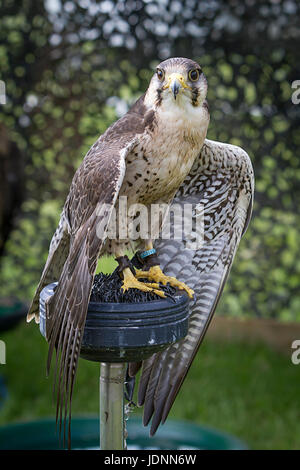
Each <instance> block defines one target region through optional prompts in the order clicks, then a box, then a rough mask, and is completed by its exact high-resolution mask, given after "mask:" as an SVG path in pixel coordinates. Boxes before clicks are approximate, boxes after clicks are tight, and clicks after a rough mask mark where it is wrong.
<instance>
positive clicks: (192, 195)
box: [27, 58, 254, 434]
mask: <svg viewBox="0 0 300 470" xmlns="http://www.w3.org/2000/svg"><path fill="white" fill-rule="evenodd" d="M206 94H207V81H206V78H205V75H204V73H203V71H202V69H201V67H200V66H199V64H198V63H197V62H195V61H193V60H190V59H186V58H171V59H167V60H165V61H163V62H162V63H160V64H159V65H158V67H157V69H156V71H155V73H154V75H153V77H152V79H151V81H150V84H149V87H148V89H147V91H146V93H145V94H144V95H142V96H141V97H140V98H139V99H138V100H137V102H136V103H135V104H134V105H133V107H132V108H131V109H130V110H129V111H128V112H127V114H125V115H124V116H123V117H122V118H120V119H119V120H118V121H116V122H115V123H114V124H113V125H112V126H110V127H109V128H108V129H107V130H106V132H105V133H104V134H103V135H102V136H100V137H99V139H98V140H97V141H96V142H95V144H94V145H93V146H92V147H91V149H90V150H89V151H88V153H87V154H86V156H85V158H84V160H83V161H82V163H81V165H80V167H79V168H78V170H77V171H76V173H75V175H74V178H73V181H72V183H71V187H70V191H69V194H68V196H67V199H66V202H65V205H64V208H63V211H62V214H61V219H60V222H59V225H58V228H57V230H56V232H55V234H54V236H53V238H52V240H51V244H50V249H49V255H48V259H47V261H46V265H45V267H44V270H43V273H42V276H41V279H40V282H39V285H38V287H37V290H36V293H35V296H34V299H33V301H32V304H31V307H30V310H29V313H28V317H27V318H28V321H30V320H31V319H32V318H35V320H36V321H37V322H38V321H39V295H40V292H41V290H42V289H43V287H44V286H46V285H47V284H49V283H52V282H54V281H57V280H58V285H57V288H56V290H55V293H54V295H53V296H52V297H51V298H50V299H49V300H48V302H47V304H46V312H47V326H46V329H47V340H48V342H49V353H48V360H47V372H49V369H50V365H51V359H52V356H53V352H54V350H56V366H55V379H54V381H55V383H56V387H57V419H59V420H60V422H61V420H62V419H64V421H66V419H67V418H69V422H70V409H71V399H72V393H73V385H74V378H75V374H76V369H77V364H78V357H79V351H80V345H81V340H82V336H83V330H84V325H85V320H86V314H87V308H88V303H89V298H90V294H91V289H92V285H93V279H94V275H95V270H96V267H97V263H98V260H99V258H100V263H101V257H103V256H104V255H107V254H108V255H113V256H115V257H116V259H117V261H118V263H119V271H120V275H121V276H122V279H123V281H122V282H123V284H122V289H123V290H124V291H126V290H128V289H132V288H135V289H140V290H143V291H146V292H153V293H155V294H156V295H159V296H161V297H164V293H163V291H162V289H160V287H159V286H160V285H161V284H160V283H162V284H166V283H170V284H171V285H173V286H175V287H177V288H179V289H184V290H185V291H186V292H187V293H188V295H189V296H190V297H191V301H190V308H191V314H190V321H189V329H188V334H187V336H186V337H185V338H184V339H182V340H181V341H180V342H178V343H176V344H174V345H171V346H169V347H168V348H167V349H166V350H164V351H163V352H159V353H156V354H155V355H153V356H152V357H151V358H150V359H147V360H145V361H143V363H142V364H140V363H138V364H137V363H136V364H135V363H132V364H130V365H129V373H130V375H131V376H134V375H135V374H136V373H137V371H138V370H139V369H140V368H141V377H140V384H139V391H138V403H139V405H144V424H148V422H149V421H150V420H151V418H153V419H152V424H151V431H150V433H151V434H153V433H154V432H155V431H156V429H157V427H158V425H159V424H160V423H161V422H164V421H165V419H166V417H167V415H168V412H169V410H170V408H171V406H172V404H173V402H174V399H175V397H176V395H177V393H178V390H179V389H180V386H181V384H182V382H183V380H184V378H185V376H186V374H187V371H188V369H189V367H190V365H191V363H192V361H193V359H194V357H195V354H196V352H197V350H198V348H199V345H200V343H201V341H202V338H203V336H204V334H205V331H206V329H207V326H208V324H209V321H210V319H211V317H212V315H213V313H214V311H215V308H216V305H217V302H218V300H219V297H220V294H221V292H222V289H223V287H224V284H225V281H226V278H227V276H228V273H229V270H230V267H231V265H232V261H233V258H234V255H235V252H236V250H237V247H238V244H239V241H240V239H241V236H242V235H243V233H244V232H245V230H246V228H247V225H248V222H249V219H250V216H251V210H252V200H253V186H254V179H253V170H252V165H251V162H250V159H249V156H248V155H247V153H246V152H245V151H244V150H242V149H241V148H239V147H237V146H234V145H229V144H223V143H219V142H214V141H211V140H207V139H206V133H207V128H208V124H209V110H208V104H207V101H206ZM121 196H126V197H127V200H128V206H130V205H131V204H135V203H140V204H143V205H145V206H146V207H148V208H150V206H151V205H152V204H157V203H164V204H166V205H167V206H168V205H170V204H171V202H172V201H175V202H177V203H179V204H184V203H185V202H188V201H191V200H193V201H196V202H197V201H198V202H201V204H202V205H203V207H204V240H203V244H202V245H201V246H200V247H199V248H198V249H196V250H189V249H187V248H186V242H187V240H185V239H183V240H178V239H172V240H165V239H164V240H160V239H157V240H156V239H146V240H145V239H142V240H140V239H137V240H131V239H130V238H127V239H126V238H125V239H124V238H122V237H121V236H118V234H117V236H116V238H115V239H110V238H108V236H107V233H108V231H109V228H110V224H111V214H112V213H113V209H114V208H115V209H116V208H118V206H119V203H120V198H121ZM103 207H105V208H106V209H105V210H102V209H103ZM107 208H108V209H107ZM116 213H118V211H116ZM118 222H122V221H118ZM99 224H100V225H101V226H102V230H101V234H100V236H99V232H98V228H97V227H99ZM141 246H142V247H143V249H144V251H143V252H142V255H143V262H144V266H143V268H142V269H139V270H136V271H135V274H133V271H132V269H131V268H130V265H129V262H128V258H127V256H126V255H125V253H126V252H127V251H128V250H133V251H134V250H135V249H136V248H137V247H141ZM142 278H143V279H144V281H140V280H139V279H142ZM145 279H146V282H145Z"/></svg>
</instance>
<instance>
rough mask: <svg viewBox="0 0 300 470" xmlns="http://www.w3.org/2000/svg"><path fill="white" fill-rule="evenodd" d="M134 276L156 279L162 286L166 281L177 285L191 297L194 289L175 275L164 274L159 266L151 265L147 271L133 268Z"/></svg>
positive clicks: (150, 279) (174, 285)
mask: <svg viewBox="0 0 300 470" xmlns="http://www.w3.org/2000/svg"><path fill="white" fill-rule="evenodd" d="M135 275H136V277H137V278H138V279H139V278H145V279H149V281H156V282H161V283H162V285H163V286H165V285H167V284H168V283H169V284H170V285H171V286H173V287H178V289H181V290H185V291H186V292H187V294H188V296H189V297H190V298H191V299H192V298H193V294H194V291H193V289H191V288H190V287H188V286H187V285H186V284H185V283H184V282H181V281H178V279H176V277H172V276H166V275H165V274H164V273H163V272H162V270H161V268H160V266H158V265H156V266H152V267H151V268H150V269H149V271H142V270H140V269H136V270H135Z"/></svg>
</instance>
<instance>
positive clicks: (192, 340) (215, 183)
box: [130, 140, 254, 434]
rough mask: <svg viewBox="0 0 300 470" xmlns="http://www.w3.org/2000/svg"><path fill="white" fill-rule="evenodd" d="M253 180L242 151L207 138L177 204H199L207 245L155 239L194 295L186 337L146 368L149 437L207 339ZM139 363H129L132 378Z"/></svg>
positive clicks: (166, 266) (142, 388)
mask: <svg viewBox="0 0 300 470" xmlns="http://www.w3.org/2000/svg"><path fill="white" fill-rule="evenodd" d="M253 190H254V177H253V169H252V164H251V161H250V159H249V156H248V155H247V153H246V152H244V151H243V150H242V149H241V148H239V147H236V146H234V145H229V144H223V143H220V142H213V141H211V140H205V142H204V145H203V147H202V150H201V152H200V154H199V156H198V158H197V160H196V161H195V163H194V166H193V168H192V170H191V172H190V173H189V175H188V176H187V177H186V179H185V181H184V183H183V184H182V186H181V187H180V188H179V190H178V192H177V194H176V196H175V198H174V202H176V204H185V203H189V202H190V203H195V202H197V201H198V202H200V203H201V204H202V208H203V211H204V212H203V214H202V215H204V243H203V246H202V247H201V248H200V249H198V250H189V249H187V248H185V246H184V245H185V240H183V241H181V240H157V242H156V245H155V246H156V249H157V250H158V252H159V258H160V262H161V266H162V267H163V271H164V273H165V274H168V275H170V276H175V277H176V278H178V279H181V280H182V281H184V282H185V283H187V284H188V285H189V287H191V288H192V289H193V290H194V291H195V298H194V301H193V302H192V303H191V305H190V309H191V314H190V320H189V329H188V334H187V336H186V337H185V338H184V339H183V340H181V341H180V342H179V343H175V344H173V345H171V346H169V347H168V349H166V350H164V351H162V352H159V353H157V354H155V355H153V356H152V357H151V358H149V359H147V360H145V361H144V362H143V364H142V374H141V377H140V383H139V391H138V404H139V405H140V406H141V405H144V424H145V425H147V424H148V423H149V421H150V419H151V418H152V423H151V431H150V432H151V434H154V433H155V431H156V429H157V427H158V426H159V424H160V423H161V422H164V421H165V420H166V418H167V416H168V413H169V411H170V409H171V407H172V404H173V402H174V400H175V398H176V396H177V393H178V392H179V389H180V387H181V385H182V383H183V381H184V379H185V377H186V374H187V372H188V370H189V368H190V366H191V364H192V361H193V359H194V357H195V355H196V353H197V351H198V348H199V346H200V344H201V342H202V340H203V337H204V335H205V333H206V330H207V328H208V326H209V323H210V320H211V318H212V316H213V314H214V311H215V308H216V306H217V303H218V301H219V298H220V295H221V293H222V290H223V287H224V284H225V282H226V279H227V277H228V274H229V270H230V268H231V265H232V262H233V258H234V255H235V252H236V250H237V247H238V245H239V242H240V239H241V237H242V235H243V234H244V233H245V231H246V228H247V225H248V223H249V220H250V217H251V211H252V201H253ZM139 368H140V364H130V372H131V375H135V373H136V372H137V371H138V370H139Z"/></svg>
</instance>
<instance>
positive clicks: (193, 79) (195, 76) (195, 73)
mask: <svg viewBox="0 0 300 470" xmlns="http://www.w3.org/2000/svg"><path fill="white" fill-rule="evenodd" d="M199 76H200V72H199V70H198V69H193V70H190V71H189V79H190V80H191V82H196V81H197V80H198V79H199Z"/></svg>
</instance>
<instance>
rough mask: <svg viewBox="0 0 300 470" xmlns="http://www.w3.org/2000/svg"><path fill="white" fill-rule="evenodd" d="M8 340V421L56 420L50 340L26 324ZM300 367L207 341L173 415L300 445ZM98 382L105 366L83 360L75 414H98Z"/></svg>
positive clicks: (255, 443)
mask: <svg viewBox="0 0 300 470" xmlns="http://www.w3.org/2000/svg"><path fill="white" fill-rule="evenodd" d="M1 339H2V340H4V341H5V342H6V348H7V351H6V362H7V364H6V365H1V366H0V373H1V374H2V375H3V376H4V377H5V380H6V383H7V386H8V390H9V398H8V399H7V401H6V402H5V404H4V406H3V407H2V408H1V409H0V425H4V424H7V423H10V422H16V421H24V420H35V419H37V418H40V417H46V416H47V417H49V416H52V417H54V414H55V407H54V404H53V401H52V393H51V392H52V381H51V377H50V379H46V378H45V360H46V355H47V344H46V342H45V340H44V338H43V337H42V336H41V335H40V333H39V330H38V327H37V326H36V325H35V324H32V323H31V324H21V325H20V326H19V327H18V328H16V329H15V330H12V331H10V332H7V333H6V334H2V335H1ZM299 372H300V366H298V367H297V366H295V365H292V363H291V361H290V357H288V356H284V355H281V354H279V353H277V352H274V351H272V350H270V349H269V348H268V347H266V346H264V345H261V344H258V345H248V344H244V343H237V342H231V343H228V342H218V343H217V342H215V341H212V340H209V339H206V340H205V342H204V344H203V346H202V347H201V349H200V351H199V353H198V356H197V359H196V361H195V362H194V364H193V366H192V368H191V370H190V372H189V374H188V378H187V380H186V381H185V383H184V386H183V388H182V390H181V392H180V394H179V396H178V397H177V399H176V402H175V404H174V406H173V409H172V412H171V414H170V417H172V418H177V419H185V420H190V421H193V422H195V423H198V424H204V425H207V426H210V427H214V428H217V429H219V430H221V431H225V432H229V433H231V434H233V435H235V436H237V437H239V438H240V439H242V440H244V441H245V442H246V443H247V444H248V445H249V447H250V448H252V449H297V448H299V447H300V446H299V443H300V426H299V421H300V397H299V389H300V373H299ZM98 380H99V366H98V364H96V363H90V362H87V361H84V360H82V359H81V360H80V364H79V367H78V375H77V380H76V386H75V391H74V397H73V415H75V414H89V413H92V414H97V413H98ZM140 412H141V410H138V411H135V413H140Z"/></svg>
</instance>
